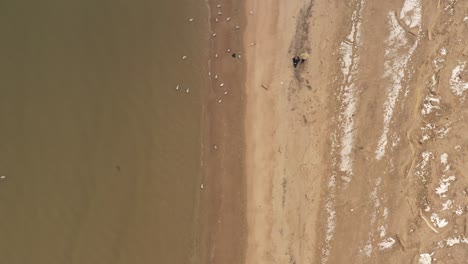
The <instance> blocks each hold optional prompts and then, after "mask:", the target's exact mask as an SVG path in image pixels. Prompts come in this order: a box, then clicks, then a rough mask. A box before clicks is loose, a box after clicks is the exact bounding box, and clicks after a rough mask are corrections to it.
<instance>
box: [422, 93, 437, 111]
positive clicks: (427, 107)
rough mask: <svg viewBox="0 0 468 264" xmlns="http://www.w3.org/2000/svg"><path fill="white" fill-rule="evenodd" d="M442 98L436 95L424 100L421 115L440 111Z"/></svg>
mask: <svg viewBox="0 0 468 264" xmlns="http://www.w3.org/2000/svg"><path fill="white" fill-rule="evenodd" d="M439 105H440V98H439V97H436V96H434V95H431V94H429V95H427V96H426V97H425V98H424V100H423V107H422V109H421V114H423V115H428V114H430V113H432V112H433V111H434V110H439V109H440V107H439Z"/></svg>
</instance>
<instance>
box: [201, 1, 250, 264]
mask: <svg viewBox="0 0 468 264" xmlns="http://www.w3.org/2000/svg"><path fill="white" fill-rule="evenodd" d="M207 4H208V12H209V29H210V39H209V45H210V50H209V61H208V66H209V73H206V74H207V75H208V78H209V88H208V89H206V90H205V93H204V94H203V96H202V98H204V103H203V110H202V117H203V119H202V122H203V123H202V131H203V137H204V138H203V140H202V142H203V145H202V175H203V176H202V182H201V184H203V188H202V189H201V194H200V197H201V198H200V212H201V213H199V217H201V219H200V220H199V221H200V223H201V231H200V234H201V236H200V237H201V238H200V239H199V241H200V245H199V248H198V251H199V254H200V256H198V257H199V259H198V260H192V262H194V263H200V262H201V263H226V264H228V263H233V264H238V263H243V262H244V260H245V249H246V232H247V223H246V216H245V214H246V193H245V190H246V186H245V181H246V178H245V165H244V164H245V135H244V118H245V76H246V72H245V56H243V55H244V50H245V48H244V46H243V34H244V28H245V24H246V23H245V22H246V19H245V15H244V10H245V8H244V1H240V2H236V3H220V2H219V1H215V0H208V1H207ZM218 5H221V6H220V7H218ZM218 12H221V13H222V14H218ZM228 18H229V19H228ZM216 20H218V21H216ZM236 26H239V27H240V28H236ZM214 33H216V35H215V36H213V34H214ZM228 50H229V51H228ZM232 53H235V54H236V58H233V57H232ZM237 55H240V57H237ZM215 77H216V78H215ZM200 188H201V186H200Z"/></svg>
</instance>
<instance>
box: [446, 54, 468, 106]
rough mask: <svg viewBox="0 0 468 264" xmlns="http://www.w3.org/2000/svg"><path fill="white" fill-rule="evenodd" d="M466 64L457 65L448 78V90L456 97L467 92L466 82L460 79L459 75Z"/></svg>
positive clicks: (467, 82)
mask: <svg viewBox="0 0 468 264" xmlns="http://www.w3.org/2000/svg"><path fill="white" fill-rule="evenodd" d="M465 66H466V62H465V63H462V64H460V65H457V66H456V67H455V68H453V70H452V75H451V77H450V81H449V83H450V89H451V90H452V92H453V93H454V94H455V95H457V96H463V99H464V93H465V91H467V90H468V81H465V80H463V79H462V78H461V76H460V75H461V73H462V72H463V71H464V70H465Z"/></svg>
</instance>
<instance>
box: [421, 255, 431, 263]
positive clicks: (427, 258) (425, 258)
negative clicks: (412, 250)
mask: <svg viewBox="0 0 468 264" xmlns="http://www.w3.org/2000/svg"><path fill="white" fill-rule="evenodd" d="M419 264H432V254H429V253H423V254H420V255H419Z"/></svg>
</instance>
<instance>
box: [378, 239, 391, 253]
mask: <svg viewBox="0 0 468 264" xmlns="http://www.w3.org/2000/svg"><path fill="white" fill-rule="evenodd" d="M394 244H395V239H394V238H393V237H387V238H386V239H384V240H382V242H380V243H379V249H380V250H385V249H389V248H391V247H393V245H394Z"/></svg>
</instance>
